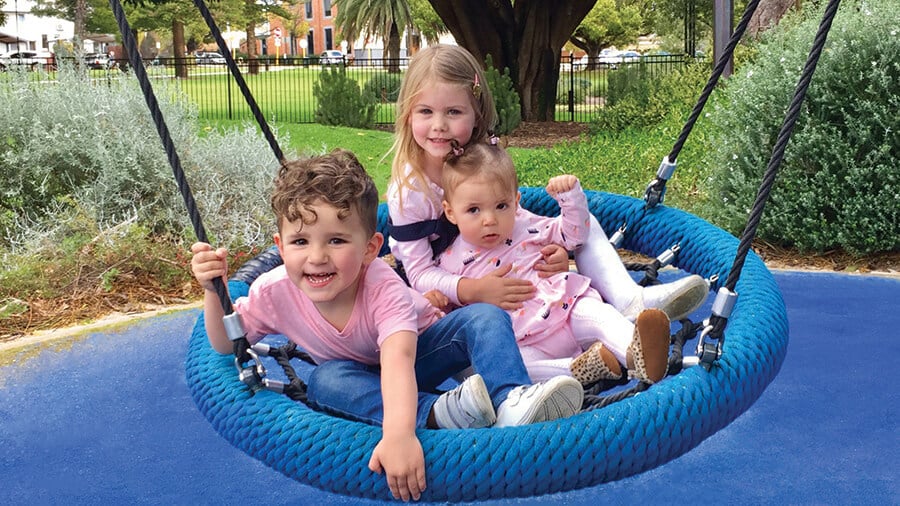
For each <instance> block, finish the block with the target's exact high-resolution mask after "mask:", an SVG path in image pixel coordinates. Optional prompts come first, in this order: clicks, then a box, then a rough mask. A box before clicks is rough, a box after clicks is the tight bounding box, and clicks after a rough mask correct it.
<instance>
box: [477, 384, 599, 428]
mask: <svg viewBox="0 0 900 506" xmlns="http://www.w3.org/2000/svg"><path fill="white" fill-rule="evenodd" d="M582 402H584V389H583V388H582V387H581V383H579V382H578V380H576V379H575V378H573V377H571V376H556V377H553V378H550V379H549V380H547V381H544V382H541V383H536V384H534V385H522V386H518V387H516V388H514V389H512V390H511V391H510V392H509V394H508V395H507V396H506V400H505V401H503V403H502V404H500V407H499V408H497V423H495V424H494V425H495V426H496V427H513V426H517V425H527V424H529V423H538V422H546V421H549V420H556V419H557V418H565V417H567V416H571V415H574V414H575V413H578V412H579V411H581V403H582Z"/></svg>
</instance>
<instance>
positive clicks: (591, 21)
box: [569, 0, 643, 58]
mask: <svg viewBox="0 0 900 506" xmlns="http://www.w3.org/2000/svg"><path fill="white" fill-rule="evenodd" d="M642 24H643V18H642V17H641V14H640V11H639V9H638V8H637V7H636V6H634V5H622V6H621V7H618V8H617V7H616V2H615V0H597V4H596V5H594V8H593V9H591V12H589V13H588V15H587V16H585V18H584V21H582V22H581V24H580V25H578V28H576V29H575V32H574V33H573V34H572V36H571V37H570V38H569V41H570V42H572V44H574V45H575V47H578V48H579V49H581V50H583V51H584V52H585V53H587V54H588V56H590V57H591V58H596V57H597V55H599V54H600V50H601V49H603V48H605V47H609V46H621V45H625V44H629V43H632V42H634V41H636V40H637V37H638V35H640V33H641V27H642Z"/></svg>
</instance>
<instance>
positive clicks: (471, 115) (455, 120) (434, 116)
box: [409, 83, 476, 184]
mask: <svg viewBox="0 0 900 506" xmlns="http://www.w3.org/2000/svg"><path fill="white" fill-rule="evenodd" d="M475 120H476V116H475V109H474V108H473V107H472V92H471V90H470V89H467V88H466V87H465V86H459V85H451V84H447V83H432V84H430V85H427V86H425V87H423V89H422V91H420V92H419V94H418V95H416V98H415V100H414V102H413V105H412V113H411V114H410V116H409V122H410V127H411V130H412V134H413V139H414V140H415V141H416V144H418V145H419V147H421V148H422V150H423V151H424V153H425V160H424V161H425V165H426V167H425V173H426V174H427V175H428V177H429V178H431V180H432V181H434V182H435V183H438V184H440V181H441V179H440V170H441V167H442V166H443V162H444V157H446V156H447V153H449V152H450V141H451V140H456V142H458V143H459V144H460V145H465V144H466V143H468V142H469V140H470V139H471V138H472V131H473V130H474V128H475Z"/></svg>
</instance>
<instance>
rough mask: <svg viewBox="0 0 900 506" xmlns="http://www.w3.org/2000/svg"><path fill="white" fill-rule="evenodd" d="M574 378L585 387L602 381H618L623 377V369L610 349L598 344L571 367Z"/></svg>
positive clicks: (579, 356)
mask: <svg viewBox="0 0 900 506" xmlns="http://www.w3.org/2000/svg"><path fill="white" fill-rule="evenodd" d="M569 370H571V371H572V377H574V378H575V379H576V380H578V382H579V383H581V384H582V385H584V386H588V385H593V384H594V383H596V382H598V381H600V380H617V379H619V378H621V377H622V367H621V366H619V361H618V360H616V356H615V355H613V353H612V352H611V351H609V348H607V347H605V346H603V343H600V342H596V343H594V344H592V345H591V347H590V348H588V349H587V351H585V352H584V353H582V354H581V355H578V356H577V357H575V360H573V361H572V364H571V365H569Z"/></svg>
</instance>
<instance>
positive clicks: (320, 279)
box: [303, 272, 334, 287]
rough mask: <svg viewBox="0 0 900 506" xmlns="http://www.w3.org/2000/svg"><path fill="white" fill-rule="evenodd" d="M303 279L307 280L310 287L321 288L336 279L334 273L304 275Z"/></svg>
mask: <svg viewBox="0 0 900 506" xmlns="http://www.w3.org/2000/svg"><path fill="white" fill-rule="evenodd" d="M303 277H304V278H306V281H307V282H308V283H309V284H310V285H312V286H315V287H321V286H325V285H327V284H328V283H329V282H330V281H331V280H332V279H333V278H334V273H333V272H326V273H322V274H304V275H303Z"/></svg>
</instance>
